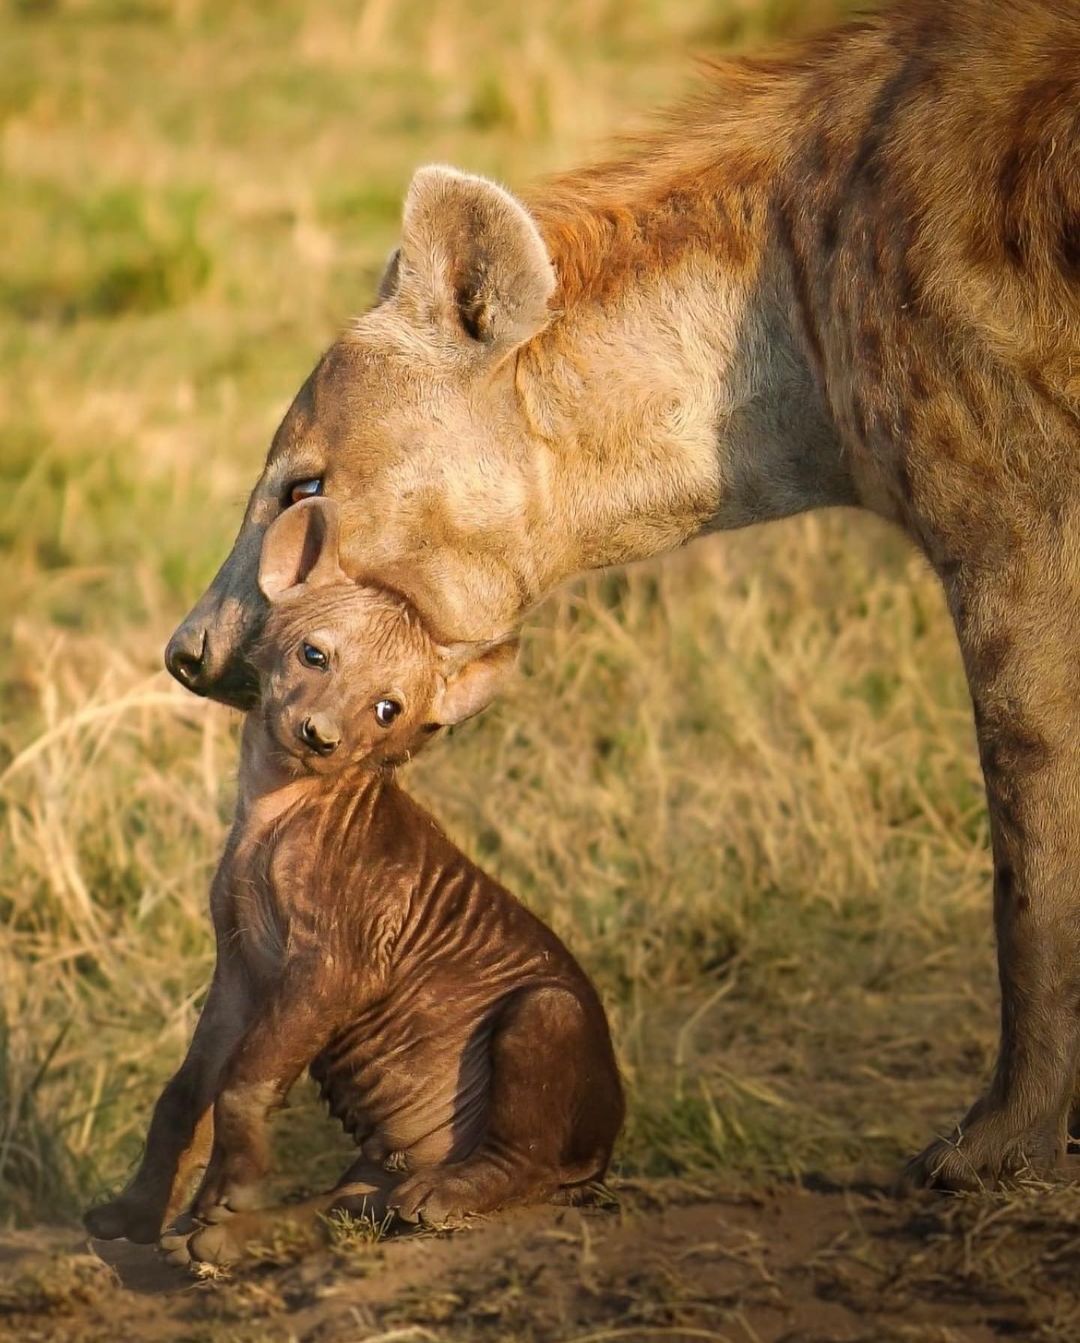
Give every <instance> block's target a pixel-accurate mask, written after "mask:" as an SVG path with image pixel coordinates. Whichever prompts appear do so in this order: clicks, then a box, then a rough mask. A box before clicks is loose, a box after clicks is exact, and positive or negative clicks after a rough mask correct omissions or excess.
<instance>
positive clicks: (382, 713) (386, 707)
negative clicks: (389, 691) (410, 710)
mask: <svg viewBox="0 0 1080 1343" xmlns="http://www.w3.org/2000/svg"><path fill="white" fill-rule="evenodd" d="M400 712H401V705H400V704H399V703H398V702H397V700H396V699H381V700H379V702H378V703H377V704H376V705H375V721H376V723H378V725H379V726H380V727H389V726H390V724H391V723H392V722H393V721H394V719H395V718H396V717H397V716H398V714H399V713H400Z"/></svg>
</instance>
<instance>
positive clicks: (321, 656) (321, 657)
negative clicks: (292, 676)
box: [300, 644, 328, 671]
mask: <svg viewBox="0 0 1080 1343" xmlns="http://www.w3.org/2000/svg"><path fill="white" fill-rule="evenodd" d="M300 661H301V662H303V663H304V664H305V665H306V666H308V667H318V669H319V670H320V671H325V670H326V664H327V661H328V659H327V656H326V654H325V653H324V652H323V651H322V649H321V648H316V647H315V645H314V644H301V645H300Z"/></svg>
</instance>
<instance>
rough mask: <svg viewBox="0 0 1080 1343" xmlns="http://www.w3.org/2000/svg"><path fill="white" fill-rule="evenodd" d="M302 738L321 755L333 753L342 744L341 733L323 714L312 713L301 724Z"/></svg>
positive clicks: (306, 744) (305, 743)
mask: <svg viewBox="0 0 1080 1343" xmlns="http://www.w3.org/2000/svg"><path fill="white" fill-rule="evenodd" d="M300 740H301V741H302V742H303V743H304V745H305V746H310V747H311V749H312V750H313V751H317V752H318V753H319V755H333V754H334V752H335V751H336V750H337V748H338V746H340V744H341V733H340V732H338V730H337V728H336V727H334V725H333V723H331V722H330V721H329V720H328V719H326V718H324V717H323V715H322V714H312V715H311V717H310V718H305V719H304V721H303V722H302V723H301V724H300Z"/></svg>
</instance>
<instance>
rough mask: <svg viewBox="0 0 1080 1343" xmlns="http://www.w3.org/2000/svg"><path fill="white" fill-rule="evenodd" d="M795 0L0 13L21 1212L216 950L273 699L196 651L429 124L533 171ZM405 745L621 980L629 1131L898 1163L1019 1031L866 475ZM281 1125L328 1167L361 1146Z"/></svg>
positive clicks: (746, 1160) (51, 1212)
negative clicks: (433, 740)
mask: <svg viewBox="0 0 1080 1343" xmlns="http://www.w3.org/2000/svg"><path fill="white" fill-rule="evenodd" d="M831 8H835V6H832V5H830V4H828V3H822V4H821V5H820V6H816V5H815V6H803V5H796V4H795V3H794V0H791V2H790V3H783V2H782V0H715V3H705V0H687V3H680V4H675V3H670V4H662V3H660V0H618V2H616V0H582V3H579V4H575V5H564V4H560V3H557V0H536V3H532V4H529V5H527V6H518V5H513V4H510V3H508V0H507V2H506V3H499V2H497V0H492V2H491V3H488V4H485V5H480V6H478V5H475V4H473V3H466V0H435V2H434V3H432V4H430V5H425V6H418V5H407V4H393V3H391V0H367V3H362V4H360V3H358V4H351V3H345V0H332V3H326V4H320V5H317V6H316V5H310V6H305V5H300V4H295V3H293V4H286V3H284V2H281V3H275V4H272V5H267V6H264V7H259V10H258V18H257V19H256V18H254V17H253V15H254V12H255V11H254V10H252V9H249V8H248V7H246V6H241V5H234V4H219V3H210V0H81V2H78V0H70V3H68V2H66V0H53V2H52V3H49V2H48V0H36V3H35V2H32V0H24V2H23V3H22V4H21V5H16V6H14V7H13V8H9V9H7V10H5V11H4V14H3V17H2V18H0V49H2V50H3V51H4V52H5V57H6V59H5V61H4V62H3V63H2V66H0V115H2V116H3V119H4V133H3V138H2V141H0V155H2V157H0V200H2V202H3V204H2V207H0V245H2V248H3V254H4V257H5V266H4V270H3V273H2V275H0V299H2V300H3V313H2V315H0V351H2V361H0V368H2V370H3V371H2V373H0V417H2V420H3V426H4V427H3V436H2V440H0V478H2V480H3V483H4V486H5V488H4V490H3V493H2V496H0V544H2V545H3V548H4V574H5V584H4V591H5V603H4V605H5V612H6V615H7V618H8V619H9V620H10V631H11V638H10V640H7V639H5V641H4V644H3V645H2V646H0V809H2V810H0V826H2V829H0V873H2V877H0V880H2V885H0V1220H3V1219H5V1218H6V1219H18V1220H29V1219H33V1218H39V1217H43V1216H55V1217H60V1218H63V1219H68V1220H70V1219H72V1218H74V1217H75V1216H76V1215H77V1214H78V1212H79V1211H80V1209H81V1207H82V1206H83V1205H84V1204H85V1203H86V1202H87V1201H89V1200H90V1199H91V1198H92V1197H95V1196H99V1195H101V1194H102V1193H103V1192H105V1191H106V1190H108V1189H110V1188H112V1187H114V1186H115V1185H116V1184H117V1183H118V1182H120V1181H121V1180H122V1178H123V1177H124V1175H125V1173H126V1171H127V1170H128V1169H129V1167H130V1164H131V1162H132V1161H133V1159H134V1158H135V1156H136V1154H137V1151H138V1146H139V1142H140V1139H141V1135H142V1133H143V1131H144V1127H145V1123H146V1118H147V1113H148V1108H149V1106H150V1104H151V1102H152V1100H153V1097H154V1094H155V1089H156V1088H157V1087H158V1086H160V1084H161V1083H162V1082H163V1080H164V1079H165V1078H166V1077H167V1075H168V1074H169V1072H170V1071H171V1069H172V1068H173V1067H174V1066H175V1065H176V1063H177V1061H178V1060H179V1058H180V1056H181V1054H182V1051H183V1049H184V1045H185V1042H186V1039H187V1037H188V1035H189V1033H190V1031H191V1028H192V1025H193V1022H194V1019H195V1015H196V1011H197V1006H198V1003H199V1001H200V994H201V992H202V990H203V987H204V985H205V983H206V981H207V976H208V972H209V968H210V964H211V946H210V939H209V935H208V928H207V920H206V891H207V882H208V878H209V875H210V873H211V871H212V868H213V864H214V862H215V861H216V857H217V852H218V848H219V845H220V843H221V839H222V836H223V832H224V828H225V825H226V823H227V819H228V816H229V812H230V798H231V775H232V770H233V762H234V758H235V726H236V724H235V720H233V719H231V718H230V716H229V715H228V714H227V713H226V712H225V711H224V710H222V709H219V708H217V707H215V706H212V705H206V704H203V703H200V702H197V701H196V700H194V699H193V698H191V697H188V696H185V695H184V694H183V693H182V692H180V691H179V690H178V689H176V688H174V687H173V686H172V685H171V684H170V683H169V682H168V681H167V679H166V677H165V676H164V673H162V672H161V671H160V670H158V667H159V658H160V650H161V648H162V646H163V643H164V640H165V638H166V637H167V635H168V633H169V631H170V630H171V628H172V626H173V625H174V624H175V622H176V620H177V619H178V617H179V616H180V615H182V614H183V613H184V611H185V610H186V609H187V607H188V605H189V603H190V601H191V600H192V599H193V598H194V597H195V596H196V595H197V594H198V593H199V592H200V591H201V590H202V588H203V586H204V584H205V582H206V581H207V579H208V578H209V576H210V574H211V572H212V571H213V568H214V566H215V564H216V563H217V562H218V561H219V560H220V558H221V557H222V556H223V555H224V554H225V553H226V551H227V548H228V545H229V543H230V540H231V536H232V534H233V532H234V530H235V527H236V526H237V524H238V520H239V514H240V509H241V505H242V502H243V499H244V496H245V493H246V489H247V487H248V484H249V483H250V481H251V480H252V479H253V477H254V475H255V474H256V471H257V468H258V464H259V461H260V458H261V454H262V452H263V451H264V447H265V444H266V442H267V441H268V438H269V434H270V432H271V431H272V429H273V426H274V424H275V423H276V421H277V419H278V417H279V416H280V414H281V412H282V410H283V408H284V405H285V404H286V403H287V401H288V399H289V398H290V396H291V394H292V392H293V391H294V389H295V387H296V386H297V385H298V383H299V381H300V380H301V378H302V377H303V376H304V374H305V373H306V372H307V370H308V368H309V367H310V365H311V363H312V362H313V359H314V357H315V355H316V353H317V351H318V350H319V349H320V348H321V347H322V346H323V345H325V344H326V343H327V342H328V340H329V339H330V338H331V337H332V335H333V333H334V331H335V330H336V328H337V327H338V326H339V325H340V324H342V323H343V322H344V321H345V320H346V319H347V318H348V316H349V314H350V312H352V311H353V310H354V309H356V308H358V307H360V306H361V305H362V304H363V303H364V302H365V301H366V299H367V297H368V295H369V293H370V289H371V285H372V282H373V278H374V276H375V274H376V273H377V270H378V268H379V266H380V265H381V262H382V259H383V257H384V255H385V253H386V251H387V249H388V248H389V246H390V245H391V243H392V241H393V238H394V233H395V226H396V217H397V212H398V206H399V200H400V196H401V193H402V190H403V188H404V185H405V183H406V182H407V180H408V177H409V174H410V172H411V170H412V168H413V167H414V166H415V165H416V164H418V163H420V162H422V161H425V160H431V159H451V160H454V161H456V162H459V163H461V164H463V165H466V166H468V167H471V168H474V169H477V170H481V171H487V172H491V173H494V174H496V175H498V176H500V177H502V178H504V179H506V180H508V181H509V182H511V183H517V184H521V183H524V182H526V181H527V180H529V179H530V178H531V177H532V176H534V175H535V174H536V173H538V172H543V171H545V170H548V169H551V168H553V167H555V166H559V165H568V164H570V163H572V162H574V161H575V160H577V159H579V158H581V157H582V156H584V155H586V154H588V153H589V152H591V151H592V149H594V148H596V147H597V146H598V145H599V144H601V143H602V141H603V139H604V137H605V136H606V135H607V134H608V133H609V132H611V131H613V130H621V129H625V128H626V127H627V126H629V125H631V124H633V123H634V122H635V121H636V120H638V119H639V117H640V114H642V113H643V112H644V111H645V110H647V109H648V107H649V106H650V105H651V104H652V103H653V102H655V101H657V100H660V99H663V98H666V97H671V96H673V95H676V94H678V93H679V92H680V91H681V90H682V89H684V88H685V87H686V85H687V82H688V80H689V78H690V68H691V67H690V56H691V55H692V54H693V52H694V51H707V50H709V49H710V48H711V47H712V46H714V45H715V44H716V43H717V42H722V41H751V40H754V39H756V37H757V36H758V35H759V34H761V33H764V32H766V31H769V30H771V29H774V28H777V27H785V26H787V25H788V23H789V22H790V21H792V20H793V19H794V18H796V17H798V18H799V19H800V21H802V20H806V19H807V18H808V17H810V18H816V17H818V16H819V14H824V13H825V12H827V11H828V10H829V9H831ZM406 781H407V783H408V785H409V786H410V787H412V788H415V789H416V791H417V792H418V793H419V794H420V795H421V796H422V797H423V798H424V799H425V801H427V802H428V803H429V804H430V805H431V806H432V808H433V809H434V810H435V811H436V813H437V814H438V815H439V816H440V818H441V819H442V820H443V821H444V823H445V824H446V825H447V826H448V828H449V829H450V831H451V833H452V834H454V835H455V836H456V837H457V838H458V839H459V840H460V841H461V842H462V844H463V845H464V846H465V847H466V848H467V849H468V850H469V851H470V852H471V853H473V854H474V855H476V856H477V857H478V858H479V859H480V860H481V861H482V862H483V863H484V864H485V865H486V866H487V867H489V868H490V869H491V870H493V871H494V872H495V873H497V874H498V875H499V876H500V877H501V878H502V879H504V880H505V881H506V882H507V883H508V884H509V885H510V886H511V887H512V888H513V889H515V890H517V891H518V892H520V894H521V895H522V896H523V897H524V898H525V899H526V900H528V901H529V902H530V903H532V904H533V905H534V906H535V907H536V908H537V909H538V910H539V911H540V912H541V913H542V914H543V915H545V916H546V917H548V918H550V919H551V921H552V922H553V923H554V925H555V926H556V927H557V929H558V931H559V932H560V933H561V934H562V935H563V936H565V937H566V938H567V940H568V941H569V942H570V944H571V945H572V946H573V947H574V949H575V950H576V951H577V952H578V954H579V955H580V957H581V959H582V960H583V961H584V962H585V964H586V965H587V966H588V968H589V969H590V970H591V971H592V972H593V973H594V974H595V976H596V978H597V980H598V982H599V984H600V986H601V989H602V991H603V993H604V996H605V999H606V1001H607V1003H608V1005H609V1007H610V1010H611V1014H612V1018H613V1022H614V1026H615V1030H616V1034H617V1038H618V1043H619V1048H620V1053H621V1058H622V1062H623V1065H624V1067H625V1070H626V1075H627V1080H628V1085H629V1090H630V1095H631V1101H632V1105H631V1115H630V1120H629V1123H628V1127H627V1132H626V1136H625V1140H624V1142H623V1144H622V1146H621V1148H620V1154H619V1169H620V1170H621V1171H622V1172H623V1173H624V1174H635V1173H644V1174H669V1173H676V1174H686V1173H693V1172H699V1171H703V1170H718V1171H723V1172H724V1173H725V1178H730V1179H736V1178H741V1179H744V1180H747V1181H754V1180H756V1179H759V1178H761V1177H762V1176H763V1175H765V1174H768V1173H772V1174H784V1173H790V1172H795V1173H798V1172H807V1171H812V1170H817V1171H827V1172H830V1173H832V1174H842V1173H844V1172H850V1171H851V1170H853V1169H855V1168H858V1167H882V1166H884V1167H889V1166H891V1165H894V1164H895V1163H897V1162H898V1161H899V1160H900V1159H901V1157H902V1156H903V1154H904V1153H906V1152H909V1151H911V1150H913V1149H914V1148H915V1147H916V1146H918V1145H920V1144H921V1143H922V1142H923V1141H924V1140H925V1139H926V1138H928V1136H929V1135H930V1132H931V1131H932V1130H933V1129H934V1128H937V1127H941V1126H943V1125H945V1124H946V1123H948V1122H950V1121H951V1120H952V1119H953V1118H954V1117H955V1115H956V1113H957V1111H958V1109H959V1108H960V1107H961V1106H962V1104H963V1103H964V1102H965V1101H966V1100H968V1099H970V1097H971V1095H972V1094H973V1092H974V1090H975V1089H976V1087H977V1086H978V1085H979V1083H980V1081H981V1079H982V1076H983V1074H984V1073H985V1071H986V1068H987V1066H988V1062H989V1059H990V1052H991V1049H992V1045H993V1042H994V1031H995V1019H994V1018H995V1012H994V988H993V983H994V981H993V966H992V949H991V939H990V926H989V917H988V906H989V900H988V889H989V888H988V856H987V834H986V821H985V815H984V809H983V801H982V794H981V787H980V781H979V776H978V769H977V763H976V757H975V750H974V743H973V736H972V731H971V727H970V723H969V706H968V703H967V700H966V696H965V693H964V689H963V682H962V677H961V672H960V667H959V659H958V656H957V654H956V652H955V650H954V647H953V640H952V635H951V632H950V629H949V626H948V622H947V618H946V615H945V612H944V609H943V604H942V601H941V598H940V596H939V593H938V591H937V589H936V587H935V584H934V582H933V580H932V578H931V576H930V575H929V574H928V573H927V572H926V571H925V570H924V568H923V567H922V566H921V564H920V563H919V562H918V561H917V560H916V559H915V558H914V557H913V556H912V555H911V554H910V553H909V552H908V550H907V548H906V546H905V545H904V543H903V542H902V541H901V540H900V538H898V537H896V536H894V535H893V534H891V533H889V532H887V531H886V530H885V529H884V528H882V527H881V526H879V525H877V524H874V523H873V522H871V521H869V520H867V519H865V518H862V517H860V516H857V515H854V514H837V515H834V516H828V517H814V518H807V519H802V520H798V521H794V522H791V523H788V524H785V525H782V526H775V527H773V528H770V529H768V530H763V531H759V532H747V533H741V534H737V535H732V536H728V537H723V538H716V539H713V540H710V541H709V542H707V543H703V544H699V545H698V546H696V547H694V548H692V549H691V550H690V551H688V552H687V553H685V554H683V555H681V556H678V557H675V558H673V559H671V560H669V561H667V562H664V563H661V564H657V565H653V566H649V567H647V568H642V569H639V570H637V571H635V572H633V573H631V574H629V575H625V576H618V575H608V576H603V577H599V578H595V579H592V580H589V581H588V582H585V583H582V584H581V585H579V586H578V587H576V588H575V589H573V590H571V591H569V592H567V593H565V594H563V595H562V596H560V597H559V598H558V599H557V600H555V601H553V602H551V603H550V604H549V606H548V607H547V608H546V609H545V610H544V611H543V612H541V613H540V614H539V615H538V617H537V618H536V620H535V622H534V623H533V625H532V627H531V629H530V631H529V634H528V638H527V649H526V657H525V675H524V676H522V677H521V678H520V680H519V681H518V683H517V684H516V685H515V687H514V688H513V690H512V691H511V693H510V694H509V695H507V697H506V699H505V700H504V701H503V702H502V703H501V704H500V705H499V706H498V707H497V708H496V709H495V710H494V711H492V712H491V713H490V714H488V715H487V716H486V717H485V718H484V720H483V721H481V722H479V723H476V724H473V725H470V726H469V727H468V728H466V729H464V730H462V731H461V732H459V733H457V734H456V735H455V736H454V737H453V738H452V739H450V740H448V741H446V742H444V743H443V744H441V745H440V746H439V747H437V748H435V749H433V750H432V751H431V752H430V753H429V754H428V756H426V757H425V758H423V759H422V760H421V761H419V762H417V764H416V765H415V766H414V767H412V768H411V769H410V770H409V772H408V774H407V776H406ZM323 1124H324V1121H323V1120H322V1119H321V1118H320V1117H319V1116H317V1115H315V1114H314V1113H313V1112H312V1110H311V1109H310V1107H307V1108H305V1107H301V1108H300V1110H299V1112H298V1113H296V1114H295V1115H293V1116H291V1118H290V1119H289V1120H288V1122H287V1123H286V1124H285V1126H284V1128H285V1136H284V1143H285V1150H286V1157H287V1171H288V1176H289V1181H290V1182H291V1183H292V1184H305V1183H315V1182H317V1181H318V1180H320V1179H324V1178H327V1177H328V1176H330V1175H333V1174H334V1173H336V1172H335V1170H334V1164H335V1162H337V1161H339V1160H340V1159H341V1152H342V1151H343V1148H341V1147H340V1146H339V1147H337V1148H333V1149H332V1150H329V1151H328V1150H327V1147H328V1144H327V1141H326V1130H325V1128H324V1127H323Z"/></svg>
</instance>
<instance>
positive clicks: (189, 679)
mask: <svg viewBox="0 0 1080 1343" xmlns="http://www.w3.org/2000/svg"><path fill="white" fill-rule="evenodd" d="M165 666H166V667H167V668H168V670H169V672H170V674H171V675H173V676H175V677H176V679H177V680H178V681H179V682H180V684H181V685H182V686H184V687H186V689H188V690H194V691H195V693H196V694H201V693H202V691H203V689H204V686H203V681H204V679H205V674H206V626H205V625H197V624H189V623H188V622H186V621H185V623H184V624H183V625H181V626H180V628H179V629H178V630H177V631H176V633H175V634H174V635H173V637H172V638H171V639H170V640H169V642H168V644H167V645H166V647H165Z"/></svg>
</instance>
